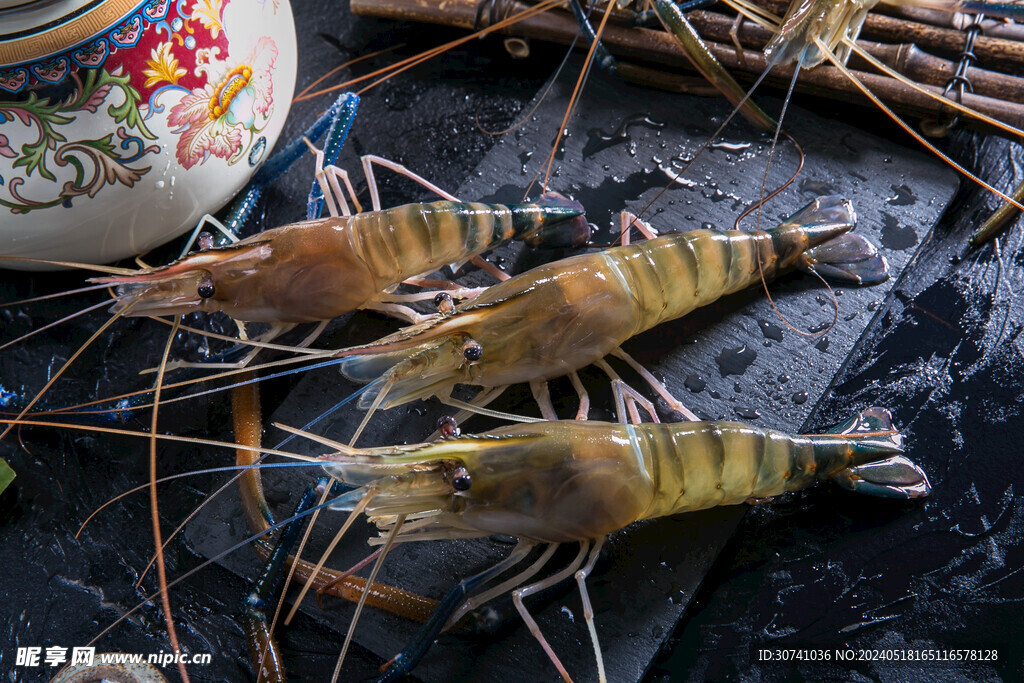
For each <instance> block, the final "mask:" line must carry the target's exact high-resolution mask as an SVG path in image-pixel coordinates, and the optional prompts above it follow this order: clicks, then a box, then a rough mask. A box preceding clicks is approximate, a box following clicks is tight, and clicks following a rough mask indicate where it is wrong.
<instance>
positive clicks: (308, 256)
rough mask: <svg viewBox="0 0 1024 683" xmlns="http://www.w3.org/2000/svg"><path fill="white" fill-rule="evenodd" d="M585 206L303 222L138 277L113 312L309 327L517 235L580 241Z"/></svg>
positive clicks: (390, 212) (397, 212) (409, 208)
mask: <svg viewBox="0 0 1024 683" xmlns="http://www.w3.org/2000/svg"><path fill="white" fill-rule="evenodd" d="M589 235H590V231H589V226H588V224H587V222H586V221H585V220H584V219H583V207H582V206H581V205H580V204H579V203H577V202H572V201H569V200H566V199H564V198H562V197H559V196H558V195H554V194H549V195H545V196H542V197H541V198H540V199H539V200H538V202H536V203H532V204H513V205H503V204H480V203H461V202H452V201H441V202H433V203H428V204H408V205H405V206H399V207H396V208H393V209H386V210H383V211H368V212H363V213H358V214H355V215H351V216H339V217H330V218H322V219H316V220H309V221H303V222H301V223H294V224H291V225H285V226H282V227H279V228H274V229H271V230H267V231H265V232H262V233H260V234H258V235H253V236H252V237H249V238H247V239H244V240H242V241H240V242H237V243H235V244H231V245H229V246H226V247H220V248H213V249H207V250H205V251H201V252H198V253H195V254H191V255H189V256H186V257H185V258H183V259H181V260H179V261H176V262H174V263H172V264H170V265H168V266H163V267H159V268H150V269H146V270H143V271H140V272H139V273H137V274H133V275H130V276H118V277H102V278H94V279H93V280H92V282H97V283H102V284H110V285H116V286H117V303H116V304H115V305H114V307H113V309H112V310H113V312H115V313H124V314H125V315H128V316H150V315H168V314H186V313H193V312H197V311H205V312H207V313H210V312H215V311H220V312H223V313H226V314H227V315H229V316H231V317H232V318H235V319H236V320H244V321H248V322H266V323H306V322H317V321H321V320H329V319H331V318H336V317H338V316H340V315H343V314H345V313H348V312H350V311H352V310H355V309H357V308H379V307H381V306H382V305H384V304H385V302H388V301H393V300H394V299H395V295H392V294H389V293H388V292H389V290H391V289H393V288H394V287H395V286H396V285H398V284H400V283H401V282H403V281H404V280H407V279H409V278H412V277H415V276H419V275H423V274H426V273H430V272H433V271H435V270H438V269H439V268H442V267H444V266H445V265H448V264H451V263H456V262H460V261H464V260H466V259H469V258H470V257H473V256H476V255H478V254H481V253H483V252H485V251H488V250H490V249H494V248H495V247H497V246H499V245H501V244H504V243H505V242H508V241H510V240H519V241H523V242H526V243H527V244H531V245H538V244H546V245H548V246H558V247H566V246H579V245H581V244H584V243H586V241H587V240H588V239H589Z"/></svg>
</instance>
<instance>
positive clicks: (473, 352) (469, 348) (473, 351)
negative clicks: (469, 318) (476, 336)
mask: <svg viewBox="0 0 1024 683" xmlns="http://www.w3.org/2000/svg"><path fill="white" fill-rule="evenodd" d="M462 355H463V356H465V357H466V360H468V361H469V362H470V363H475V362H476V361H478V360H480V359H481V358H483V357H484V347H482V346H480V344H478V343H477V342H476V341H474V340H472V339H468V340H466V343H465V344H463V345H462Z"/></svg>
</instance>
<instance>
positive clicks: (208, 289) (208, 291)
mask: <svg viewBox="0 0 1024 683" xmlns="http://www.w3.org/2000/svg"><path fill="white" fill-rule="evenodd" d="M196 293H197V294H199V296H200V297H202V298H204V299H209V298H210V297H211V296H213V295H214V294H216V293H217V290H216V288H215V287H214V286H213V280H211V279H210V278H208V277H204V278H203V279H202V280H200V281H199V287H198V288H197V289H196Z"/></svg>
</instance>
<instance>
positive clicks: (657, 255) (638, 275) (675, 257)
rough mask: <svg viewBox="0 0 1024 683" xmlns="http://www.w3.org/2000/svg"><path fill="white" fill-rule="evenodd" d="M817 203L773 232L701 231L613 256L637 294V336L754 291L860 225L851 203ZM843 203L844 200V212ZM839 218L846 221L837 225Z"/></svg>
mask: <svg viewBox="0 0 1024 683" xmlns="http://www.w3.org/2000/svg"><path fill="white" fill-rule="evenodd" d="M826 199H827V200H829V201H824V200H823V201H820V202H812V203H811V204H810V205H808V206H807V207H804V208H803V209H801V210H800V211H799V212H797V213H796V214H794V216H793V217H792V218H790V219H789V220H788V221H786V222H785V223H783V224H782V225H780V226H779V227H777V228H773V229H772V230H768V231H761V230H757V231H751V232H740V231H736V230H728V231H724V230H693V231H689V232H685V233H680V234H676V235H665V236H662V237H658V238H656V239H653V240H648V241H647V242H641V243H639V244H636V245H632V246H631V247H623V248H621V249H619V250H616V251H615V252H614V253H608V252H606V254H608V255H607V256H606V258H607V260H608V262H609V267H610V268H612V269H614V270H616V271H617V272H618V273H620V274H621V276H622V278H623V279H624V280H625V281H626V283H628V285H629V289H630V291H632V292H634V296H635V297H636V299H637V303H638V306H639V309H640V318H641V320H640V321H639V325H638V329H637V332H639V331H642V330H646V329H650V328H651V327H654V326H655V325H657V324H659V323H662V322H665V321H667V320H674V319H676V318H680V317H682V316H684V315H686V314H687V313H689V312H691V311H693V310H694V309H697V308H700V307H701V306H706V305H707V304H709V303H711V302H713V301H715V300H717V299H719V298H721V297H723V296H725V295H727V294H732V293H734V292H738V291H740V290H743V289H746V288H747V287H750V286H751V285H753V284H756V283H757V282H759V281H760V280H761V278H762V276H763V277H764V278H765V279H770V278H772V277H774V276H775V275H776V274H777V273H778V272H780V271H783V270H786V269H789V268H791V267H793V266H794V265H796V264H797V261H798V259H799V258H800V256H801V254H803V253H804V252H806V251H807V250H808V249H810V248H811V247H814V246H817V245H819V244H822V243H824V242H827V241H829V240H831V239H833V238H835V237H837V236H839V235H841V234H843V233H845V232H846V231H848V230H850V229H851V228H852V227H853V224H854V222H855V217H854V216H853V213H852V209H849V210H848V212H844V210H846V204H845V200H839V199H838V198H826ZM837 203H841V206H840V209H843V210H839V211H837V209H836V206H837ZM836 215H838V216H839V218H840V220H836Z"/></svg>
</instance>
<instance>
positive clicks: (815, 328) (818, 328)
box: [807, 322, 832, 334]
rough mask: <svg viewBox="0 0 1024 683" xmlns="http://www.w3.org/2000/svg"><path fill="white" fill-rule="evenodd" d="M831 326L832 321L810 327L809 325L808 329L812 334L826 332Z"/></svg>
mask: <svg viewBox="0 0 1024 683" xmlns="http://www.w3.org/2000/svg"><path fill="white" fill-rule="evenodd" d="M831 326H832V323H830V322H825V323H818V324H817V325H811V326H810V327H808V328H807V331H808V332H810V333H811V334H817V333H818V332H824V331H825V330H827V329H828V328H829V327H831Z"/></svg>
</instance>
